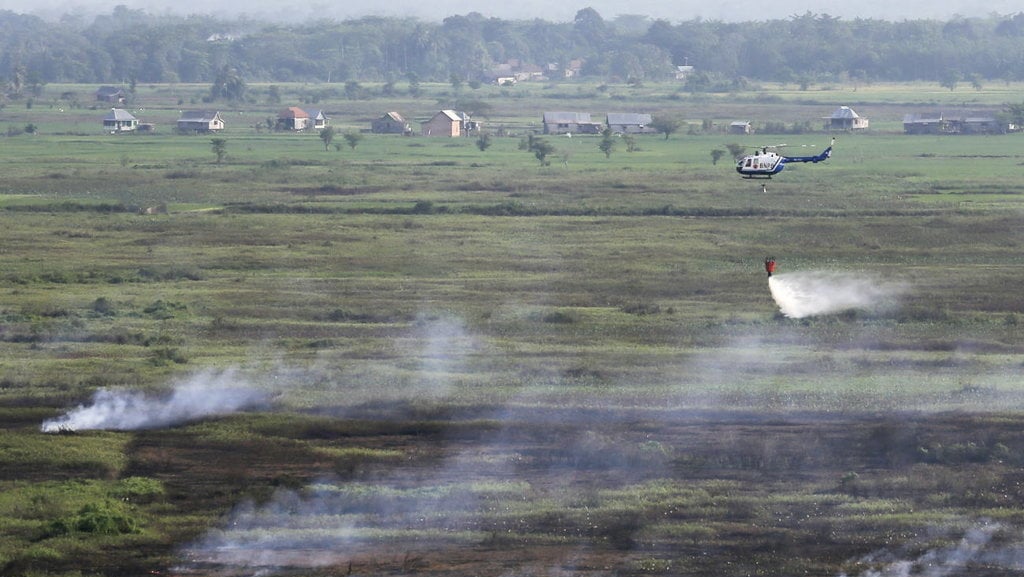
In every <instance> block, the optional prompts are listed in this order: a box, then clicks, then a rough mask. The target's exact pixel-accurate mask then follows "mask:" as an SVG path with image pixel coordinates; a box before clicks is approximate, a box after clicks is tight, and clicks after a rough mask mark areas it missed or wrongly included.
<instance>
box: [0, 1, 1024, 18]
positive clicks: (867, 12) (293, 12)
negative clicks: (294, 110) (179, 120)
mask: <svg viewBox="0 0 1024 577" xmlns="http://www.w3.org/2000/svg"><path fill="white" fill-rule="evenodd" d="M117 4H124V5H125V6H128V7H129V8H139V9H144V10H146V11H148V12H154V13H164V12H172V13H176V14H177V13H197V14H219V15H222V16H225V17H230V16H234V15H237V14H240V13H245V14H248V15H251V16H258V17H267V18H279V19H282V20H287V21H290V22H306V21H309V20H311V19H314V18H315V17H317V15H320V16H323V17H327V18H332V19H344V18H352V17H358V16H365V15H376V16H403V15H405V16H413V17H416V18H419V19H422V20H435V21H440V20H442V19H443V18H444V17H446V16H451V15H453V14H467V13H469V12H479V13H481V14H483V15H484V16H488V17H496V18H503V19H532V18H542V19H544V20H549V21H553V22H571V21H572V20H573V17H574V16H575V14H576V12H577V11H578V10H580V9H581V8H586V7H588V6H589V7H591V8H593V9H595V10H597V11H598V13H600V14H601V16H603V17H604V18H605V19H606V20H610V19H613V18H615V17H616V16H618V15H620V14H640V15H645V16H650V17H651V18H661V19H665V20H668V21H670V22H679V21H683V20H691V19H693V18H702V19H705V20H725V21H730V22H742V21H750V20H776V19H785V18H789V17H790V16H794V15H801V14H805V13H807V12H812V13H815V14H829V15H831V16H837V17H841V18H843V19H845V20H852V19H854V18H879V19H885V20H912V19H937V20H949V19H951V18H953V17H954V16H956V15H959V16H987V15H990V14H1003V15H1005V14H1016V13H1018V12H1021V11H1022V10H1024V6H1022V5H1021V2H1020V0H987V1H986V0H982V1H981V2H978V0H904V1H901V2H894V1H892V0H850V1H847V2H834V1H826V0H771V1H765V0H734V1H731V2H708V1H706V0H629V1H624V0H590V1H589V2H588V1H587V0H576V1H573V2H555V3H554V4H552V3H551V1H550V0H517V1H514V2H495V1H493V0H492V1H481V0H426V1H424V0H378V1H377V2H358V1H354V0H331V1H321V0H310V1H307V2H281V1H280V0H245V1H240V0H124V1H122V2H118V1H117V0H3V2H2V3H0V8H2V9H8V10H14V11H17V12H24V13H30V14H38V15H40V16H44V17H48V18H53V17H55V16H57V15H60V14H61V13H64V12H79V13H85V14H91V13H95V12H102V13H109V12H110V10H111V9H112V8H113V6H115V5H117Z"/></svg>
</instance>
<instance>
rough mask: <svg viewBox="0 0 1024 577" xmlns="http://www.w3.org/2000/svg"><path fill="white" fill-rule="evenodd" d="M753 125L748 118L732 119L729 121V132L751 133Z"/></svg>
mask: <svg viewBox="0 0 1024 577" xmlns="http://www.w3.org/2000/svg"><path fill="white" fill-rule="evenodd" d="M753 132H754V125H752V124H751V123H750V121H749V120H734V121H732V122H730V123H729V134H752V133H753Z"/></svg>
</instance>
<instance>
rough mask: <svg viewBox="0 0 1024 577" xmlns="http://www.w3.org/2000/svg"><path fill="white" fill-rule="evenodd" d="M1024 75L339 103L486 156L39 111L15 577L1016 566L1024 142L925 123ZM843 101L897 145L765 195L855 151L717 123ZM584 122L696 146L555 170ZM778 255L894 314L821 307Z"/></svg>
mask: <svg viewBox="0 0 1024 577" xmlns="http://www.w3.org/2000/svg"><path fill="white" fill-rule="evenodd" d="M321 88H322V87H309V86H284V87H283V91H282V93H283V94H284V95H285V98H288V97H294V98H296V99H298V98H299V97H300V96H301V95H303V94H308V93H311V92H312V91H314V90H320V89H321ZM854 88H856V89H855V90H854ZM1019 88H1020V87H1019V86H993V87H984V88H983V89H982V90H980V91H976V90H973V89H972V90H969V91H968V90H967V89H963V88H962V89H958V90H957V91H948V90H942V89H938V88H936V87H929V86H923V85H909V86H888V85H885V86H857V87H812V89H811V90H797V89H795V88H794V87H786V86H763V87H758V89H757V90H756V91H754V92H750V93H744V94H734V95H729V96H725V95H721V96H701V97H696V96H692V95H688V94H681V93H679V92H678V90H677V88H676V87H673V86H668V85H650V86H643V87H626V86H606V87H596V86H587V85H561V86H555V85H550V86H542V85H537V86H526V85H521V86H518V87H515V88H514V89H513V90H510V89H499V88H496V87H488V88H482V89H480V90H479V91H469V90H468V89H465V91H466V93H464V94H452V93H451V92H452V89H451V87H449V86H443V85H433V86H427V87H426V90H427V94H426V95H425V96H423V97H421V98H419V99H412V98H410V97H396V98H394V99H390V100H385V99H377V100H370V101H345V100H341V99H340V98H332V97H327V98H326V100H324V101H322V102H319V103H317V106H320V107H322V108H324V109H325V110H328V111H329V113H330V114H331V115H332V121H333V123H334V124H335V126H337V127H339V130H340V131H341V133H342V134H343V133H344V132H346V131H351V130H358V129H360V128H362V127H365V126H368V123H369V119H372V118H375V117H376V116H379V115H380V114H382V113H383V112H385V111H387V110H396V109H397V110H402V111H403V113H404V114H406V115H407V116H408V117H410V118H421V117H428V116H429V115H430V114H431V113H432V111H433V110H434V109H435V108H440V107H447V106H448V104H441V103H447V102H450V101H451V100H452V99H455V98H458V97H466V96H467V95H468V96H470V97H473V98H482V99H486V101H487V102H488V103H489V104H491V112H490V116H491V117H490V118H488V119H486V120H485V122H484V124H485V129H487V128H488V127H492V126H493V127H496V126H504V127H506V128H507V129H508V130H509V131H510V132H512V133H513V134H514V135H513V136H510V137H494V138H492V145H491V146H490V147H489V148H488V149H487V150H485V151H481V150H479V149H478V147H477V146H476V143H475V140H474V139H472V138H467V139H455V140H450V139H427V138H422V137H411V138H410V137H398V136H395V137H390V136H380V135H370V134H367V135H365V136H364V138H363V139H362V140H361V141H359V142H358V144H357V146H355V147H354V148H350V147H349V146H348V145H347V144H345V142H344V140H343V139H342V138H341V137H340V135H339V138H337V139H336V140H335V142H336V143H339V142H340V143H341V146H340V147H337V148H336V147H334V146H331V147H328V148H327V150H325V147H324V144H323V142H322V141H321V140H320V139H319V138H318V137H317V135H316V134H315V133H306V134H283V133H273V132H267V131H265V130H261V131H257V130H255V129H254V128H252V126H253V125H254V124H257V123H259V122H261V121H263V119H265V118H266V117H268V116H273V115H274V114H276V110H277V108H279V107H281V106H285V105H289V104H291V102H285V103H282V104H280V105H270V104H265V103H260V102H259V101H258V99H257V101H256V102H252V103H249V104H246V105H245V106H244V107H232V108H230V109H223V110H222V112H223V113H224V114H225V117H226V120H227V122H228V129H227V130H226V131H225V133H224V134H223V135H222V137H223V138H225V139H226V146H227V156H226V158H224V159H223V162H217V161H216V157H215V155H214V153H213V151H212V148H211V142H210V139H211V138H210V137H209V136H181V135H175V134H173V133H172V132H171V131H170V128H169V127H170V125H171V124H172V123H173V121H174V119H176V117H177V114H178V112H177V111H178V110H180V109H182V108H199V107H204V106H205V105H203V104H201V103H196V102H198V99H199V98H200V97H201V95H202V91H203V89H204V87H198V86H146V87H140V93H139V96H138V100H137V101H136V102H135V103H134V104H133V107H132V110H133V111H135V112H136V113H137V115H138V116H140V118H142V119H143V120H146V121H155V122H156V123H157V132H156V133H155V134H152V135H121V136H114V135H109V134H104V133H102V131H101V130H100V129H99V128H100V120H101V118H102V115H103V113H104V109H103V108H102V107H97V108H95V109H91V108H92V107H91V103H89V102H86V100H87V96H88V95H90V94H91V89H92V87H70V86H53V87H47V89H46V94H44V96H42V97H40V98H37V99H35V100H34V102H33V105H32V106H31V108H30V107H28V106H27V105H26V104H25V103H8V105H7V106H6V107H4V108H2V109H0V125H3V126H7V127H10V128H17V127H23V126H25V125H26V124H28V123H33V124H35V125H36V127H37V129H38V130H37V133H36V134H17V132H18V130H13V129H12V130H8V131H7V133H8V134H9V136H6V137H0V139H2V148H0V155H2V157H3V160H4V165H5V172H4V176H3V178H2V179H0V226H2V227H3V234H2V239H3V242H2V246H0V295H2V299H0V318H2V324H0V340H2V342H3V345H4V346H3V347H2V348H0V427H2V435H0V574H3V575H11V576H42V575H54V576H61V575H67V576H72V575H75V576H84V575H111V576H119V575H136V574H139V573H145V572H160V573H161V574H165V573H166V574H175V575H243V574H252V573H257V572H260V573H266V572H274V573H280V574H294V575H300V574H301V575H343V574H344V575H347V574H364V575H385V574H422V575H433V574H437V575H440V574H444V575H483V574H488V575H490V574H522V575H555V574H558V575H565V574H571V575H651V574H655V575H657V574H662V575H708V574H723V575H780V576H781V575H794V574H798V573H802V574H811V575H840V574H844V573H845V574H848V575H871V574H886V575H887V574H895V572H897V571H900V570H908V569H907V568H908V567H910V568H921V567H931V568H932V569H934V570H935V571H939V572H942V571H947V570H948V571H953V572H955V571H961V572H969V573H970V574H972V575H1007V574H1016V573H1018V572H1019V571H1021V570H1022V569H1024V566H1021V565H1020V562H1019V561H1015V559H1019V555H1016V556H1015V552H1017V551H1019V548H1020V546H1021V542H1022V539H1021V534H1022V533H1021V532H1022V530H1024V511H1022V510H1021V509H1020V506H1019V503H1020V502H1021V499H1022V497H1024V494H1022V492H1021V487H1022V484H1021V483H1022V478H1021V473H1020V471H1021V465H1022V464H1024V438H1022V436H1021V433H1020V424H1021V404H1022V402H1024V383H1022V382H1021V379H1020V374H1021V369H1022V368H1024V335H1022V332H1021V328H1020V327H1021V325H1020V322H1021V321H1022V318H1021V315H1022V312H1024V307H1022V300H1021V296H1020V295H1021V292H1020V287H1021V281H1022V275H1024V256H1022V251H1021V247H1022V244H1024V232H1022V231H1024V227H1022V226H1021V225H1022V216H1024V201H1022V195H1024V185H1022V184H1021V182H1022V181H1021V178H1020V176H1021V170H1022V166H1024V148H1022V147H1021V146H1020V138H1021V136H1020V135H1019V134H1010V135H1000V136H942V137H940V136H906V135H903V134H901V133H900V128H899V126H900V125H899V120H900V119H901V118H902V114H904V113H906V112H913V111H918V110H919V109H920V108H922V107H923V108H925V109H927V110H931V109H933V108H936V107H939V108H941V107H945V106H950V107H959V108H967V107H978V108H988V109H998V108H999V107H1000V106H1002V105H1004V104H1005V103H1007V102H1013V101H1015V100H1018V99H1019V94H1020V92H1019ZM261 89H262V87H260V86H256V87H253V90H254V91H256V92H257V93H258V91H259V90H261ZM68 91H73V92H75V93H77V94H78V95H79V97H80V100H81V102H85V103H86V104H85V105H81V104H80V105H78V106H74V107H73V106H64V104H67V103H65V102H61V101H60V100H59V99H58V98H57V95H59V94H61V93H62V92H68ZM843 104H846V105H851V106H854V107H855V108H856V109H857V111H858V112H860V113H861V114H862V115H865V116H869V117H870V118H871V120H872V127H873V129H872V130H870V131H868V132H866V133H864V134H839V135H837V136H838V140H837V142H836V145H835V152H834V154H833V157H832V158H831V159H830V160H829V161H828V162H826V163H823V164H818V165H813V166H812V165H793V166H791V167H789V168H787V169H786V171H784V172H783V173H782V174H781V175H779V176H777V177H776V178H773V179H771V180H769V181H767V182H766V184H767V191H766V192H762V189H761V184H762V183H765V181H751V180H744V179H741V178H739V176H738V175H737V174H736V173H735V171H734V169H733V165H732V162H731V161H729V160H728V159H723V160H721V161H719V162H718V163H717V164H714V163H712V155H711V152H712V150H715V149H724V148H725V147H726V145H727V144H731V143H736V144H741V145H744V146H750V147H755V146H763V145H765V144H777V143H785V144H787V149H786V150H787V151H790V152H791V151H793V150H797V151H800V152H798V153H797V154H804V153H805V152H804V151H807V153H808V154H810V153H817V152H819V151H820V150H821V149H822V148H824V147H825V146H827V145H828V142H829V140H830V139H831V137H832V136H834V135H829V134H826V133H824V132H811V133H805V134H795V135H785V136H780V135H762V134H755V135H747V136H733V135H727V134H724V133H722V132H719V131H718V130H717V129H715V128H712V129H710V130H702V129H701V127H702V125H703V124H704V121H711V122H710V124H711V125H712V126H726V125H728V123H729V122H730V121H731V120H734V119H737V118H744V119H751V120H754V121H761V122H763V121H768V120H772V121H775V120H779V119H781V120H783V121H785V122H786V123H792V122H798V121H803V120H808V119H810V120H812V121H813V122H814V125H815V126H817V125H818V124H819V119H820V117H822V116H827V115H828V114H829V113H831V111H832V110H833V109H834V108H835V106H838V105H843ZM558 109H561V110H576V109H583V110H588V111H590V112H592V113H593V114H594V115H595V117H597V118H602V117H603V114H604V113H605V112H608V111H615V110H627V109H628V110H637V111H651V112H655V113H664V114H674V115H678V116H680V117H683V118H686V119H687V120H688V121H689V122H690V123H691V124H690V127H691V128H690V129H683V130H681V131H680V132H678V133H676V134H673V135H671V136H670V137H669V138H667V139H665V138H663V137H662V136H649V137H646V136H645V137H638V138H637V139H636V143H637V147H638V149H637V150H635V151H634V152H627V150H626V146H625V143H624V142H620V143H619V146H618V147H617V149H616V150H615V151H614V152H613V153H612V154H611V155H610V156H608V157H606V156H605V154H603V153H602V152H601V151H600V150H599V149H598V146H597V145H598V142H599V139H600V137H597V136H594V137H586V136H574V137H572V138H566V137H555V136H551V137H545V139H547V140H548V141H549V142H551V143H552V144H553V145H554V146H555V152H554V153H553V154H552V155H550V156H549V157H548V160H549V161H550V163H549V164H547V165H542V164H541V163H540V162H538V160H537V159H536V158H535V157H534V156H533V155H532V154H531V153H529V152H526V151H523V150H521V149H520V142H521V139H522V137H523V136H524V135H525V133H526V132H527V131H529V130H530V128H531V126H532V127H534V128H535V127H536V125H537V124H538V120H539V118H540V114H541V113H542V112H543V111H544V110H558ZM876 114H877V115H876ZM875 127H877V128H875ZM146 209H155V210H149V211H147V210H146ZM766 256H774V257H776V259H777V260H778V265H779V268H778V270H777V274H776V276H775V277H773V278H774V281H775V282H776V283H799V282H806V281H800V280H799V279H804V278H814V279H819V280H820V279H825V281H827V282H825V281H821V282H822V283H824V284H813V285H806V286H804V287H803V290H805V291H806V290H811V289H809V288H807V287H808V286H813V287H815V288H814V291H812V292H814V294H812V295H811V296H813V297H815V298H819V299H820V298H826V297H828V298H832V297H835V298H840V297H842V296H843V294H844V293H846V292H849V291H851V290H853V291H854V292H857V291H861V292H863V291H867V294H868V295H869V296H870V297H871V298H868V299H867V300H864V299H861V300H858V301H857V304H856V305H850V306H843V307H839V308H837V309H835V310H831V311H830V312H828V313H824V314H816V315H811V316H807V317H803V318H791V317H787V316H785V315H784V314H782V313H781V312H780V307H779V304H778V303H777V302H776V301H775V300H773V296H772V293H771V292H770V291H769V287H768V286H767V284H766V279H765V274H764V272H763V268H762V261H763V259H764V258H765V257H766ZM800 275H810V276H800ZM775 286H778V285H775ZM797 286H798V288H799V285H797ZM851 287H852V288H851ZM869 289H870V290H869ZM860 296H863V295H860ZM915 570H916V569H915ZM875 571H877V572H880V573H872V572H875ZM910 571H911V572H910V573H908V574H918V573H914V572H913V570H910ZM922 571H923V569H922ZM941 574H948V573H941Z"/></svg>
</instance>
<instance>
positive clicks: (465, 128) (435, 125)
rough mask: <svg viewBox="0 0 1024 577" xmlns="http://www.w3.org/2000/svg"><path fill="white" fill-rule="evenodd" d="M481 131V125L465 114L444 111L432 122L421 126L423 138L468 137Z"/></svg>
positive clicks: (436, 115) (434, 117)
mask: <svg viewBox="0 0 1024 577" xmlns="http://www.w3.org/2000/svg"><path fill="white" fill-rule="evenodd" d="M478 130H480V123H479V122H476V121H475V120H472V119H471V118H470V117H469V115H468V114H466V113H465V112H456V111H454V110H442V111H440V112H438V113H437V114H435V115H434V116H433V117H431V119H430V120H428V121H426V122H424V123H422V124H420V134H422V135H423V136H447V137H455V136H468V135H469V134H470V133H472V132H476V131H478Z"/></svg>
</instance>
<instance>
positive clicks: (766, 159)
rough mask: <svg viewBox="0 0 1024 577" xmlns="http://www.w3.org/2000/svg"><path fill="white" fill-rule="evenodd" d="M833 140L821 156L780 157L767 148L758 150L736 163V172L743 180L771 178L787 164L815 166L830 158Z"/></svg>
mask: <svg viewBox="0 0 1024 577" xmlns="http://www.w3.org/2000/svg"><path fill="white" fill-rule="evenodd" d="M834 144H835V138H833V139H832V144H829V146H828V148H826V149H825V150H823V151H821V154H815V155H814V156H782V155H781V154H779V153H777V152H775V151H774V150H769V149H768V147H764V148H761V149H759V150H758V151H757V152H755V153H754V154H748V155H747V156H744V157H743V158H741V159H740V160H739V161H738V162H737V163H736V172H738V173H740V176H742V177H744V178H771V177H772V175H773V174H778V173H780V172H782V169H783V168H786V163H787V162H812V163H814V164H817V163H819V162H824V161H826V160H828V159H829V158H830V157H831V156H832V146H833V145H834Z"/></svg>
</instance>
